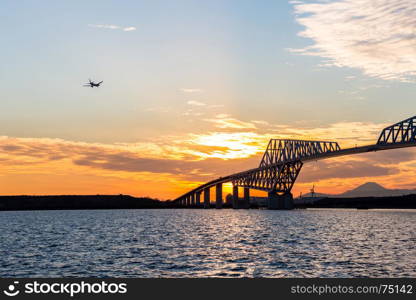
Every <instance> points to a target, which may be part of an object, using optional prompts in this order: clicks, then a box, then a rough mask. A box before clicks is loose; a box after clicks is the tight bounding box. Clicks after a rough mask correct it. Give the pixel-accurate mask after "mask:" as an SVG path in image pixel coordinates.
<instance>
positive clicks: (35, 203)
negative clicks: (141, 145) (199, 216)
mask: <svg viewBox="0 0 416 300" xmlns="http://www.w3.org/2000/svg"><path fill="white" fill-rule="evenodd" d="M173 205H174V204H173V203H172V202H171V201H159V200H157V199H151V198H135V197H132V196H128V195H62V196H0V211H1V210H64V209H138V208H170V207H172V206H173Z"/></svg>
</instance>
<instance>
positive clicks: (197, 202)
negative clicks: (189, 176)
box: [195, 192, 201, 208]
mask: <svg viewBox="0 0 416 300" xmlns="http://www.w3.org/2000/svg"><path fill="white" fill-rule="evenodd" d="M195 205H196V207H198V208H200V207H201V192H196V194H195Z"/></svg>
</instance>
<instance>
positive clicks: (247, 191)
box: [243, 187, 250, 208]
mask: <svg viewBox="0 0 416 300" xmlns="http://www.w3.org/2000/svg"><path fill="white" fill-rule="evenodd" d="M243 208H250V189H249V188H246V187H245V188H244V202H243Z"/></svg>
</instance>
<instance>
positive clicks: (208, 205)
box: [204, 187, 211, 208]
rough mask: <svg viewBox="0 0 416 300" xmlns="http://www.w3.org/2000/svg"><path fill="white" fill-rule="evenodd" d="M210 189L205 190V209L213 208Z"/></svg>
mask: <svg viewBox="0 0 416 300" xmlns="http://www.w3.org/2000/svg"><path fill="white" fill-rule="evenodd" d="M209 196H210V195H209V187H208V188H205V189H204V208H210V207H211V201H210V199H209Z"/></svg>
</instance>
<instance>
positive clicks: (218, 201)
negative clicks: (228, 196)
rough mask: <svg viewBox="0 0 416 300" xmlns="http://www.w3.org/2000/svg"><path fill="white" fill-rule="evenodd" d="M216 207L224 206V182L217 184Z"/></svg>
mask: <svg viewBox="0 0 416 300" xmlns="http://www.w3.org/2000/svg"><path fill="white" fill-rule="evenodd" d="M215 196H216V197H215V208H222V183H217V185H216V186H215Z"/></svg>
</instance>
